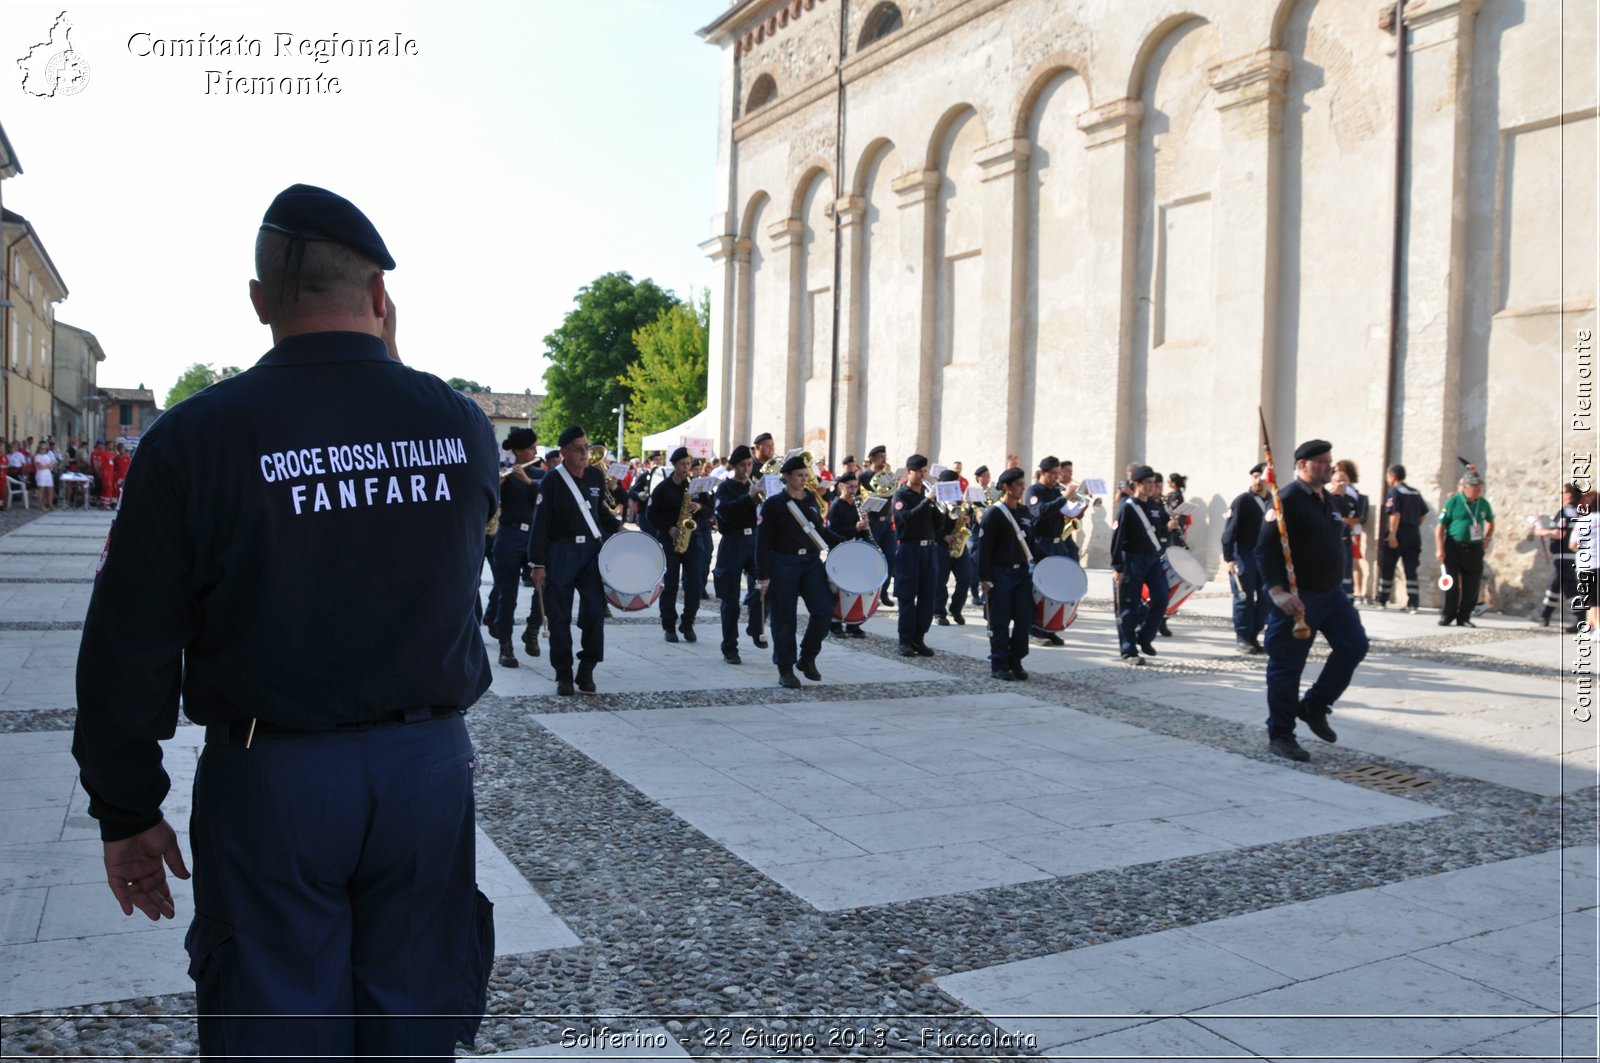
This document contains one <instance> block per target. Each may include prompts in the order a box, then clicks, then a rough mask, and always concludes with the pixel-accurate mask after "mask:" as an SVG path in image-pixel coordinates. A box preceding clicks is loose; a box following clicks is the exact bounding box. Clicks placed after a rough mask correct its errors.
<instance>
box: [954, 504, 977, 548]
mask: <svg viewBox="0 0 1600 1063" xmlns="http://www.w3.org/2000/svg"><path fill="white" fill-rule="evenodd" d="M970 510H971V507H970V506H965V505H964V506H962V507H961V509H960V510H959V511H958V512H957V514H956V530H955V534H954V535H952V536H950V557H951V559H952V560H954V559H955V558H958V557H960V556H961V555H962V554H964V553H966V552H967V542H968V541H969V540H970V539H971V538H972V527H971V520H972V519H971V517H970V515H969V513H970Z"/></svg>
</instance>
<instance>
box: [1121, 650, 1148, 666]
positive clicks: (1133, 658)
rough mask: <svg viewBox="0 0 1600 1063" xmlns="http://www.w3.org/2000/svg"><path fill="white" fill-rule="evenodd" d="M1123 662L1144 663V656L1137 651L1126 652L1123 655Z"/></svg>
mask: <svg viewBox="0 0 1600 1063" xmlns="http://www.w3.org/2000/svg"><path fill="white" fill-rule="evenodd" d="M1122 663H1124V664H1143V663H1144V658H1143V657H1140V656H1139V655H1138V654H1137V653H1124V654H1123V655H1122Z"/></svg>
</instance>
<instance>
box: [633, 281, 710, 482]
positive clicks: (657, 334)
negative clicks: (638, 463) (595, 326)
mask: <svg viewBox="0 0 1600 1063" xmlns="http://www.w3.org/2000/svg"><path fill="white" fill-rule="evenodd" d="M689 298H690V300H691V301H690V302H689V303H678V304H677V305H675V306H669V307H668V308H667V309H665V310H663V311H662V312H661V316H660V317H657V318H656V319H655V320H654V321H652V322H651V323H650V324H648V325H646V326H644V327H643V328H641V329H639V330H638V331H637V332H635V333H634V334H633V343H634V346H635V347H637V348H639V360H638V361H637V362H635V363H634V364H633V365H631V366H629V367H628V371H627V372H626V373H624V374H623V375H622V382H623V383H624V384H626V385H627V386H628V389H629V391H630V393H631V396H632V397H631V398H630V399H629V400H628V453H629V454H638V453H639V452H640V451H641V450H642V444H641V441H642V440H643V439H644V437H645V436H647V435H649V434H650V433H652V432H660V431H662V430H663V429H667V428H671V427H672V426H673V425H675V424H682V423H683V422H684V421H687V420H688V419H689V418H690V417H693V416H694V415H695V414H697V413H699V412H700V411H701V410H703V409H705V405H706V376H707V374H708V373H709V371H710V367H711V292H710V291H705V292H702V293H701V295H700V298H699V299H695V298H694V295H693V293H692V292H691V293H690V296H689Z"/></svg>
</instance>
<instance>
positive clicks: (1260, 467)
mask: <svg viewBox="0 0 1600 1063" xmlns="http://www.w3.org/2000/svg"><path fill="white" fill-rule="evenodd" d="M1266 471H1267V463H1266V462H1264V461H1258V462H1256V463H1255V464H1254V465H1252V466H1250V475H1251V476H1254V475H1255V474H1256V473H1258V472H1266Z"/></svg>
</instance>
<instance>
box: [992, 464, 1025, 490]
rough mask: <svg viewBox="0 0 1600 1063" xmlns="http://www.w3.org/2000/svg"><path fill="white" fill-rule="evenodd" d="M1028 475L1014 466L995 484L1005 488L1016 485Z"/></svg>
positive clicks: (1002, 474)
mask: <svg viewBox="0 0 1600 1063" xmlns="http://www.w3.org/2000/svg"><path fill="white" fill-rule="evenodd" d="M1026 475H1027V473H1025V472H1023V471H1022V470H1021V469H1019V468H1017V467H1016V466H1015V465H1013V466H1012V467H1011V468H1009V469H1007V470H1006V471H1005V472H1003V473H1001V474H1000V478H999V479H998V480H996V481H995V483H997V484H999V485H1000V486H1001V487H1004V486H1005V485H1006V484H1014V483H1016V482H1017V481H1018V480H1020V479H1022V478H1023V477H1024V476H1026Z"/></svg>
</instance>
